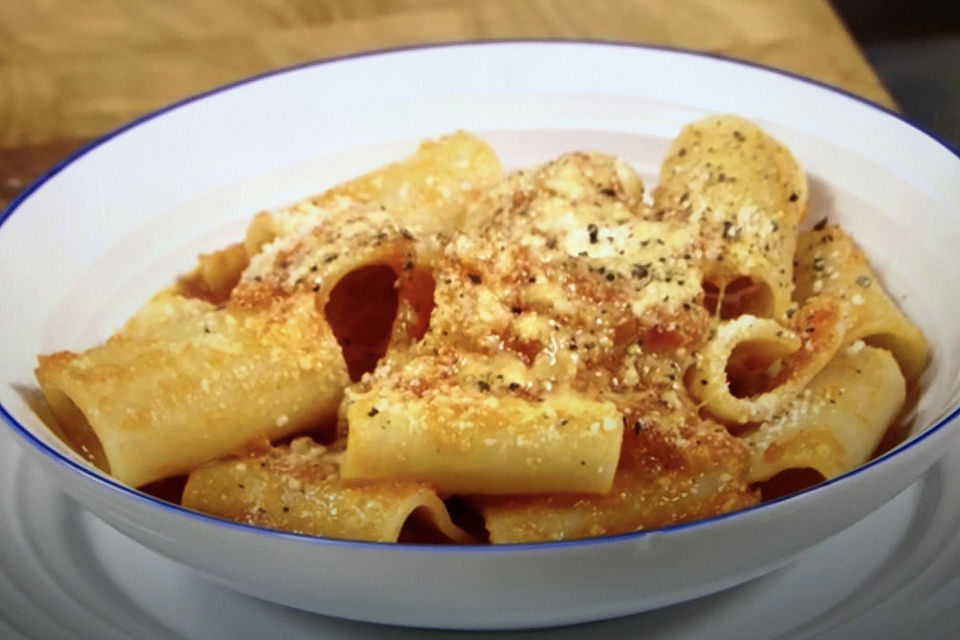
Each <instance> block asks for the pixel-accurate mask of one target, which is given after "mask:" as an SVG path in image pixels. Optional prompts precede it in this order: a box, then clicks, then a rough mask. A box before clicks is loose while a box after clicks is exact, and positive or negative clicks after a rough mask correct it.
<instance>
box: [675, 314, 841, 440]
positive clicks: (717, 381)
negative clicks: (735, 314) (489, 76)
mask: <svg viewBox="0 0 960 640" xmlns="http://www.w3.org/2000/svg"><path fill="white" fill-rule="evenodd" d="M846 315H847V313H846V305H845V304H843V303H841V302H840V301H839V300H838V299H836V298H831V297H827V296H821V297H816V298H811V299H810V300H808V301H807V302H806V304H805V305H804V306H803V307H802V308H801V309H800V310H799V311H797V312H796V314H795V315H794V318H793V329H787V328H786V327H784V326H782V325H780V324H779V323H777V322H774V321H773V320H769V319H766V318H756V317H754V316H750V315H745V316H740V317H739V318H737V319H736V320H730V321H727V322H724V323H722V324H721V325H720V326H719V327H718V328H717V331H716V334H715V335H714V337H713V338H712V339H711V340H710V342H708V343H707V345H706V346H705V347H704V348H703V351H702V352H701V354H700V358H699V361H698V363H697V364H696V366H695V367H694V369H693V373H692V376H691V379H690V390H691V392H692V393H693V394H694V396H695V397H698V398H700V400H701V402H702V403H703V406H705V407H706V408H707V409H708V410H709V411H710V413H711V414H712V415H714V416H715V417H717V418H718V419H720V420H724V421H727V422H734V423H740V424H743V423H747V422H758V421H761V420H767V419H769V418H771V417H772V416H773V415H774V414H775V413H776V412H777V411H779V410H780V409H781V408H782V407H784V406H785V405H786V404H787V403H788V402H790V400H791V399H793V397H794V396H796V395H797V394H798V393H800V391H802V390H803V388H804V387H805V386H806V385H807V383H808V382H810V380H811V379H812V378H813V377H814V376H815V375H816V374H817V373H818V372H819V371H820V370H821V369H822V368H823V367H824V366H826V364H827V362H828V361H829V360H830V358H832V357H833V354H834V353H836V351H837V349H838V348H840V345H841V344H842V342H843V339H844V336H845V335H846V331H847V327H848V326H849V323H848V321H847V318H846ZM744 347H748V348H749V349H750V350H751V351H752V352H753V356H754V357H755V358H757V359H759V360H760V361H761V362H762V363H764V364H769V365H777V364H779V365H780V370H779V372H778V373H777V374H775V375H771V376H770V380H769V381H768V383H767V384H766V385H764V386H768V387H769V390H763V391H762V392H761V393H758V394H755V395H751V396H746V397H737V396H735V395H734V394H733V392H732V390H731V380H730V376H729V375H728V369H729V365H730V361H731V356H732V355H733V354H734V353H735V351H736V350H737V349H740V348H744Z"/></svg>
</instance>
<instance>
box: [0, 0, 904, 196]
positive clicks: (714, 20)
mask: <svg viewBox="0 0 960 640" xmlns="http://www.w3.org/2000/svg"><path fill="white" fill-rule="evenodd" d="M520 37H528V38H589V39H599V40H618V41H629V42H640V43H649V44H657V45H669V46H676V47H685V48H690V49H696V50H703V51H710V52H714V53H720V54H723V55H727V56H732V57H736V58H742V59H746V60H751V61H755V62H760V63H763V64H767V65H771V66H774V67H778V68H783V69H787V70H789V71H793V72H796V73H800V74H802V75H805V76H809V77H811V78H816V79H818V80H821V81H823V82H826V83H829V84H832V85H835V86H839V87H842V88H844V89H847V90H848V91H852V92H853V93H856V94H859V95H861V96H863V97H865V98H867V99H870V100H873V101H875V102H878V103H880V104H883V105H886V106H893V102H892V100H891V98H890V96H889V94H888V93H887V91H886V90H885V89H884V87H883V85H882V84H881V83H880V81H879V79H878V78H877V75H876V74H875V72H874V71H873V69H872V68H871V67H870V65H869V64H868V62H867V61H866V58H864V56H863V53H862V52H861V51H860V49H859V48H858V47H857V45H856V43H855V42H854V40H853V39H852V38H851V36H850V34H849V33H848V32H847V30H846V29H845V27H844V25H843V23H842V22H841V21H840V19H839V18H838V16H837V14H836V13H835V12H834V10H833V9H832V7H831V6H830V5H829V3H828V2H827V1H826V0H723V1H720V0H669V2H663V1H662V0H327V1H323V0H260V1H259V2H254V1H252V0H164V1H163V2H152V1H148V0H84V1H83V2H71V1H69V0H3V3H2V8H0V205H3V204H6V203H7V202H9V201H10V200H11V199H12V198H13V197H14V196H15V195H16V193H17V192H19V191H20V190H21V189H22V188H23V187H24V186H25V185H26V184H28V183H29V182H30V181H31V180H33V179H34V178H35V177H36V176H37V175H39V174H40V173H42V171H43V170H44V169H46V168H47V167H49V166H50V165H52V164H53V163H55V162H56V161H57V160H58V159H60V158H61V157H63V156H64V155H66V154H67V153H69V152H70V151H71V150H73V149H75V148H77V147H79V146H80V145H82V144H84V143H85V142H87V141H89V140H90V139H92V138H94V137H96V136H98V135H100V134H102V133H104V132H106V131H109V130H110V129H113V128H114V127H117V126H119V125H121V124H123V123H124V122H126V121H128V120H130V119H132V118H135V117H136V116H138V115H140V114H143V113H145V112H147V111H150V110H153V109H156V108H157V107H160V106H162V105H164V104H167V103H170V102H173V101H175V100H178V99H180V98H183V97H185V96H188V95H190V94H193V93H197V92H199V91H203V90H206V89H210V88H212V87H215V86H217V85H221V84H224V83H227V82H230V81H233V80H237V79H239V78H243V77H245V76H249V75H252V74H256V73H260V72H263V71H266V70H269V69H274V68H277V67H283V66H287V65H291V64H296V63H299V62H304V61H308V60H315V59H319V58H324V57H330V56H336V55H343V54H347V53H352V52H357V51H362V50H368V49H378V48H384V47H397V46H403V45H410V44H418V43H430V42H448V41H462V40H476V39H487V38H520Z"/></svg>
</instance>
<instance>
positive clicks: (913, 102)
mask: <svg viewBox="0 0 960 640" xmlns="http://www.w3.org/2000/svg"><path fill="white" fill-rule="evenodd" d="M833 4H834V6H835V7H836V8H837V10H838V11H839V13H840V15H841V17H842V18H843V21H844V22H845V23H846V25H847V26H848V28H849V29H850V30H851V32H852V34H853V36H854V38H856V40H857V42H859V43H860V46H861V47H862V48H863V51H864V53H866V56H867V59H868V60H869V61H870V64H871V65H873V67H874V69H876V71H877V73H878V74H879V75H880V78H881V80H882V81H883V83H884V85H886V87H887V89H888V90H889V91H890V93H891V95H892V96H893V98H894V99H895V100H896V102H897V104H898V105H899V107H900V110H901V111H902V112H903V113H904V114H906V115H908V116H909V117H911V118H913V119H914V120H916V121H917V122H919V123H920V124H922V125H924V126H925V127H927V128H928V129H929V130H931V131H933V132H935V133H937V134H938V135H940V137H941V138H943V139H945V140H946V141H947V142H949V143H951V144H952V145H953V147H954V148H955V149H956V148H960V1H957V0H915V1H913V2H910V1H907V0H833Z"/></svg>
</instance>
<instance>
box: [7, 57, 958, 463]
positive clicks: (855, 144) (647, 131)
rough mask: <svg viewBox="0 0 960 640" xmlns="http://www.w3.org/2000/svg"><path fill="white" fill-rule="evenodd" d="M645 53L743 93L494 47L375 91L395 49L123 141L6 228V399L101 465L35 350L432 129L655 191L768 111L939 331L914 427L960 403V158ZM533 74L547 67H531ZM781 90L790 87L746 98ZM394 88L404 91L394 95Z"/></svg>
mask: <svg viewBox="0 0 960 640" xmlns="http://www.w3.org/2000/svg"><path fill="white" fill-rule="evenodd" d="M531 46H532V45H531ZM537 46H539V47H541V48H543V47H545V48H546V49H547V50H548V51H553V52H555V53H556V54H557V55H556V56H555V57H554V58H552V59H550V61H549V64H550V65H559V64H563V57H564V56H565V55H567V48H571V47H572V48H574V49H576V48H577V47H581V49H579V51H580V53H581V57H580V58H577V60H578V61H579V62H580V63H581V64H582V62H583V60H582V54H583V53H584V51H587V52H590V55H594V54H596V55H597V56H601V53H603V52H604V51H605V49H604V48H603V47H599V50H598V51H599V52H596V51H594V48H595V47H597V45H571V44H556V45H547V44H543V43H540V44H539V45H537ZM583 47H586V49H583ZM465 49H466V50H469V49H470V48H469V47H468V48H465ZM610 49H615V48H612V47H611V48H610ZM438 51H440V50H438ZM451 51H452V50H451ZM639 51H640V52H641V54H642V55H641V56H640V58H642V60H641V62H642V63H643V64H640V65H639V66H640V67H641V68H643V69H642V70H645V71H646V73H647V76H648V77H649V76H652V77H654V78H655V77H656V75H657V74H658V73H662V72H663V71H662V70H661V69H660V66H658V65H660V63H662V59H661V58H662V56H667V58H664V59H667V60H669V61H672V64H674V66H676V65H677V64H679V66H680V67H683V68H681V69H678V70H676V71H674V73H687V74H690V76H691V77H694V78H696V77H699V76H698V75H697V74H706V73H707V72H710V73H711V74H713V73H716V74H719V75H720V76H726V79H727V81H729V82H733V83H735V84H736V83H739V85H738V86H741V87H742V88H743V92H742V95H741V94H731V93H730V92H729V90H727V91H724V92H719V93H714V94H711V93H710V88H711V86H713V85H714V84H715V83H716V82H717V79H716V78H715V77H714V76H713V75H710V76H709V80H707V79H706V78H707V76H706V75H704V76H703V77H704V78H705V79H704V82H705V83H706V84H704V85H703V86H702V87H701V88H700V89H699V90H698V92H694V93H692V94H689V95H688V94H687V93H684V92H685V91H690V90H689V89H684V90H681V89H677V88H676V87H673V88H672V89H671V90H670V91H666V92H664V91H661V90H658V86H657V85H656V83H653V84H650V83H649V82H648V81H647V82H645V83H643V84H637V86H635V87H632V88H631V90H630V91H625V90H624V89H623V86H622V84H621V83H620V80H619V78H617V77H616V75H615V73H614V72H615V69H614V70H613V71H608V72H606V73H604V74H600V75H602V76H604V77H605V81H604V82H605V84H604V83H600V85H597V82H598V80H596V79H595V78H593V77H591V76H589V75H588V74H583V77H580V76H579V75H578V76H576V77H575V78H573V79H572V80H571V79H569V78H568V79H567V81H566V82H565V83H559V82H558V81H555V86H537V83H536V82H533V83H532V86H531V84H530V83H527V84H526V85H525V86H526V89H524V90H521V89H520V87H511V86H509V85H510V84H511V83H512V82H514V81H515V80H514V79H512V77H511V78H508V79H507V80H503V79H502V78H500V77H499V76H497V75H496V73H495V71H496V69H497V67H496V64H500V65H501V67H500V69H501V70H502V69H503V68H504V66H503V65H506V67H510V68H512V67H511V66H510V65H512V64H513V63H512V62H509V63H508V62H506V61H501V62H497V61H496V60H494V61H492V62H491V61H490V60H486V63H485V64H489V65H491V66H490V68H489V69H488V68H487V67H485V66H484V67H482V68H481V73H480V75H481V76H482V77H486V76H485V75H484V74H489V77H488V78H487V81H486V85H483V84H482V83H480V84H477V85H476V86H466V87H464V86H462V81H459V82H460V84H457V83H456V82H452V81H451V83H450V84H443V83H442V82H440V80H436V81H430V82H428V83H426V85H425V86H426V89H424V90H423V91H421V92H420V93H419V94H411V93H410V90H409V88H408V89H406V91H400V90H399V88H398V87H399V85H397V83H395V82H393V81H392V80H390V81H386V82H387V84H388V85H389V86H388V87H383V86H382V85H381V91H377V92H374V93H371V92H372V89H371V83H373V84H377V83H378V82H380V80H381V79H383V78H389V77H390V76H389V74H390V73H396V72H397V71H396V69H395V68H394V66H395V65H397V64H401V63H400V62H398V61H397V60H396V59H394V58H400V59H402V58H404V56H408V57H409V56H414V57H416V56H421V55H422V54H423V53H424V51H414V52H406V53H402V54H395V55H394V57H393V58H390V56H386V57H384V58H383V59H379V58H377V57H373V58H367V59H359V60H353V61H350V60H347V61H341V62H335V63H331V64H329V65H320V66H316V67H306V68H302V69H299V70H295V71H291V72H287V73H283V74H279V75H274V76H270V77H268V78H264V79H262V80H259V81H257V82H253V83H250V84H242V85H239V86H236V87H233V88H230V89H228V90H225V91H221V92H219V93H215V94H213V95H211V96H208V97H207V98H204V99H201V100H197V101H193V102H190V103H188V104H185V105H183V106H180V107H177V108H174V109H172V110H170V111H167V112H166V113H163V114H162V115H160V116H159V117H155V118H150V119H147V120H145V121H143V122H141V123H138V124H135V125H133V126H132V127H130V128H129V129H127V130H126V131H124V132H122V133H120V134H119V135H116V136H114V137H110V138H108V139H106V140H105V141H103V142H102V143H101V144H99V145H97V146H95V147H93V148H92V149H90V150H88V151H87V152H85V153H83V154H81V155H80V156H79V157H77V158H75V159H74V160H73V161H72V162H70V163H69V164H67V165H66V166H65V167H63V168H62V170H60V171H59V172H57V173H55V174H54V175H52V176H50V177H49V178H48V179H46V181H44V182H43V183H42V184H40V185H39V187H38V188H36V189H35V190H33V191H32V192H31V193H29V195H27V196H26V197H25V198H23V199H22V200H21V201H20V202H18V203H16V204H15V205H14V206H13V207H12V208H11V211H10V212H9V215H8V216H7V217H6V218H5V219H4V220H3V222H2V226H0V300H3V301H4V302H3V309H4V311H3V313H2V314H0V335H2V336H3V345H4V357H3V358H2V359H0V405H2V406H3V408H4V409H5V410H6V412H7V413H9V415H10V416H11V417H12V418H13V419H14V420H15V421H16V422H18V423H19V424H20V425H22V426H23V427H24V428H25V429H27V430H28V431H29V432H30V433H32V434H33V435H34V436H36V438H37V439H39V440H40V441H41V442H42V443H44V444H45V445H46V446H48V447H50V448H51V449H53V450H55V451H58V452H60V453H61V454H63V455H66V456H68V457H70V458H72V459H74V460H76V461H78V462H80V463H81V464H84V465H86V463H84V462H83V461H82V460H81V459H80V458H79V457H78V456H76V455H75V454H73V453H72V451H70V450H69V448H67V447H65V446H64V445H63V444H62V443H61V442H60V441H59V440H58V439H57V438H56V437H55V436H54V435H53V434H52V433H51V432H50V431H49V429H48V428H47V427H46V426H45V425H44V422H43V420H42V419H41V417H40V416H38V413H37V407H38V404H37V394H38V392H37V390H36V382H35V380H34V378H33V373H32V372H33V368H34V366H35V363H36V355H37V354H38V353H49V352H52V351H57V350H61V349H74V350H76V349H83V348H87V347H90V346H93V345H94V344H97V343H99V342H101V341H102V340H104V339H105V338H106V337H108V336H109V335H110V333H111V332H112V331H114V330H115V329H117V328H118V327H119V326H120V325H121V324H122V323H123V321H124V320H125V319H126V318H127V317H128V316H129V315H130V314H131V313H132V312H133V311H134V310H135V309H137V308H138V307H139V306H140V305H141V304H142V303H143V302H144V301H145V300H146V299H147V298H148V297H149V296H150V295H151V294H152V293H153V292H154V291H156V290H157V289H158V288H160V287H161V286H163V285H165V284H166V283H168V282H169V281H170V280H171V278H172V277H174V276H175V275H177V274H178V273H182V272H184V271H186V270H188V269H190V268H191V267H192V265H193V263H194V258H195V256H196V254H197V253H198V252H201V251H208V250H211V249H214V248H218V247H220V246H223V245H225V244H228V243H230V242H234V241H236V240H237V239H239V238H241V237H242V232H243V229H244V228H245V225H246V223H247V221H248V220H249V219H250V217H251V216H252V215H253V214H254V213H256V212H257V211H258V210H260V209H262V208H269V207H273V206H278V205H282V204H284V203H288V202H291V201H294V200H297V199H299V198H301V197H304V196H306V195H308V194H311V193H315V192H318V191H321V190H323V189H324V188H325V187H327V186H330V185H333V184H335V183H337V182H338V181H341V180H343V179H346V178H349V177H351V176H354V175H358V174H360V173H362V172H363V171H366V170H368V169H370V168H373V167H376V166H378V165H380V164H383V163H385V162H388V161H391V160H393V159H397V158H400V157H403V156H405V155H407V154H408V153H410V152H411V151H412V150H413V149H414V148H415V146H416V144H417V142H418V141H419V140H421V139H423V138H427V137H435V136H438V135H441V134H443V133H447V132H450V131H453V130H455V129H457V128H464V129H468V130H470V131H472V132H474V133H478V134H479V135H481V136H483V137H484V138H486V139H487V140H488V141H489V142H490V143H491V144H492V145H493V146H494V147H495V148H496V150H497V151H498V153H499V154H500V156H501V159H502V160H503V162H504V164H505V165H506V166H507V167H521V166H525V165H530V164H533V163H536V162H541V161H545V160H547V159H550V158H551V157H554V156H556V155H558V154H560V153H562V152H565V151H571V150H584V149H592V150H599V151H605V152H609V153H614V154H616V155H619V156H621V157H623V158H625V159H626V160H628V161H629V162H630V163H631V164H632V165H633V166H634V167H635V168H636V169H637V170H638V172H639V173H640V174H641V176H642V177H643V178H644V181H645V184H646V185H647V187H648V188H650V187H653V186H654V185H655V183H656V173H657V168H658V165H659V162H660V159H661V157H662V154H663V152H664V150H665V149H666V146H667V144H668V143H669V140H670V139H671V138H672V136H674V135H675V134H676V133H677V131H678V130H679V128H680V127H681V126H682V125H683V124H685V123H686V122H689V121H691V120H694V119H696V118H699V117H702V116H704V115H708V114H710V113H714V112H717V111H728V112H736V113H739V114H741V115H744V116H746V117H750V118H753V119H754V120H756V121H758V123H759V124H760V125H761V126H763V127H765V128H766V129H767V130H768V131H769V132H770V133H772V134H773V135H774V136H776V137H778V138H779V139H781V140H782V141H783V142H785V143H786V144H787V146H789V147H790V148H791V150H792V151H793V152H794V154H795V155H796V156H797V158H798V159H799V161H800V163H801V164H802V165H803V166H804V167H805V169H806V170H807V172H808V175H809V177H810V184H811V194H812V197H811V207H810V218H809V220H808V224H812V223H813V222H816V221H817V220H820V219H821V218H824V217H827V218H829V220H830V221H832V222H838V223H840V224H841V225H842V226H843V227H844V228H845V229H847V230H848V231H849V232H851V234H852V236H853V237H854V238H855V240H856V241H857V242H858V243H859V244H860V246H861V247H862V248H863V249H864V250H865V251H866V253H867V255H868V256H869V257H870V259H871V261H872V262H873V265H874V268H875V269H876V270H877V272H878V273H879V274H880V277H881V279H882V281H883V283H884V285H885V286H886V287H887V290H888V291H890V292H891V293H892V295H893V297H894V299H895V300H896V301H897V302H898V303H899V304H900V305H901V306H902V308H903V309H905V311H906V312H907V314H908V315H909V316H910V318H911V319H912V320H913V321H914V322H915V323H917V324H918V325H919V326H920V327H921V328H922V329H923V331H924V332H925V333H926V335H927V337H928V338H929V340H930V342H931V345H932V348H933V361H932V363H931V365H930V367H929V369H928V370H927V372H926V374H925V375H924V378H923V380H922V383H921V388H922V396H921V397H920V399H919V401H918V402H917V404H916V407H915V410H914V415H913V416H911V420H912V422H911V435H913V436H916V435H917V434H919V433H920V432H922V431H923V430H924V429H926V428H928V427H930V426H931V425H934V424H935V423H936V422H937V421H938V420H940V419H941V418H943V417H944V416H946V415H947V414H948V413H950V412H951V411H952V410H953V409H954V408H956V407H957V405H958V399H960V381H958V378H960V375H958V371H960V323H957V322H956V321H955V318H956V317H958V315H960V297H958V296H957V295H956V293H955V292H957V291H960V268H958V267H960V257H958V252H957V247H958V246H960V227H958V225H957V218H956V213H955V212H954V211H952V210H950V209H948V204H947V203H949V202H951V201H952V202H960V193H958V191H960V187H958V186H957V184H958V181H953V182H951V181H950V180H949V179H948V178H949V175H950V171H951V170H952V171H953V172H954V175H956V171H957V167H958V166H960V160H958V159H957V158H956V157H954V156H952V155H950V154H949V152H947V151H946V150H945V149H944V148H943V147H941V146H939V145H938V144H937V143H936V142H934V141H932V140H931V139H930V138H928V137H927V136H925V135H924V134H922V133H921V132H919V131H916V130H914V129H912V128H911V127H909V125H907V124H905V123H903V122H900V121H898V120H897V119H896V118H894V117H892V116H890V115H888V114H885V113H883V112H881V111H879V110H875V109H872V108H870V107H868V106H866V105H863V104H860V103H857V102H856V101H854V100H851V99H849V98H846V97H843V96H840V95H837V94H833V93H830V92H828V91H825V90H823V89H820V88H818V87H815V86H812V85H808V84H805V83H802V82H799V81H797V80H793V79H791V78H786V77H783V76H779V75H777V74H773V73H770V72H765V71H759V70H756V69H751V68H747V67H742V66H741V65H736V64H734V63H729V62H722V61H715V60H706V59H702V58H698V57H696V56H686V55H685V54H676V53H671V52H663V51H652V52H644V50H639ZM487 53H489V52H487ZM561 54H562V55H561ZM457 55H460V52H457ZM478 55H479V54H478ZM603 55H606V53H603ZM644 56H646V57H644ZM671 56H672V57H671ZM452 57H453V58H456V57H457V56H456V55H454V56H452ZM494 57H495V56H494ZM601 57H602V56H601ZM437 58H438V59H437V60H436V61H435V62H434V63H433V64H434V65H435V66H436V68H435V69H434V70H433V71H434V72H435V73H437V74H439V76H440V78H441V79H442V78H444V77H446V76H445V75H444V74H447V75H449V77H450V78H454V77H458V76H457V75H456V71H457V68H459V67H458V63H457V60H456V59H451V56H449V55H448V56H437ZM485 59H486V58H485ZM505 60H507V61H509V60H511V58H509V57H508V58H506V59H505ZM677 60H679V62H677ZM407 62H408V63H409V60H408V61H407ZM428 62H429V60H427V62H424V61H422V60H421V61H420V63H419V64H421V65H423V64H427V63H428ZM465 63H469V61H460V64H465ZM533 63H534V65H536V62H535V61H534V62H533ZM706 63H711V64H709V65H707V64H706ZM631 64H632V66H631V67H630V70H629V73H637V71H636V66H637V65H636V62H635V60H633V59H631ZM644 65H647V67H644ZM685 65H692V66H689V68H687V67H686V66H685ZM614 66H615V65H614ZM401 68H402V67H401ZM578 68H579V67H578ZM718 70H719V71H718ZM527 73H536V69H532V70H531V69H526V70H525V71H523V72H522V73H520V75H521V76H525V75H526V74H527ZM665 79H666V78H664V80H665ZM520 80H522V78H521V79H520ZM520 80H516V81H517V82H520ZM334 81H339V82H341V83H345V84H346V85H348V86H349V87H350V88H352V89H355V90H353V91H345V92H343V93H344V95H339V94H337V95H335V96H331V93H330V92H329V91H327V90H325V87H329V86H330V83H331V82H334ZM538 82H541V81H538ZM521 84H522V83H521ZM394 85H397V86H394ZM671 86H672V85H671ZM717 86H719V85H717ZM391 88H392V89H394V90H396V93H395V94H390V92H389V89H391ZM787 89H788V90H789V91H787V93H790V92H793V94H795V95H794V99H795V100H798V101H799V102H798V103H796V104H801V105H805V108H806V113H804V111H803V110H798V109H797V108H794V109H791V110H783V108H782V105H780V104H779V103H778V101H780V100H785V99H786V97H783V96H781V95H780V93H782V92H783V91H780V90H784V91H785V90H787ZM671 92H672V95H668V96H667V98H666V99H665V98H664V94H665V93H667V94H670V93H671ZM769 92H778V93H777V94H776V95H777V97H776V98H766V99H756V98H754V99H752V100H751V99H749V96H751V95H752V96H758V95H760V96H763V95H767V93H769ZM425 94H426V95H425ZM373 95H378V96H379V97H380V99H379V100H372V99H371V98H372V96H373ZM384 95H391V96H392V97H391V98H390V100H389V101H388V102H385V101H384V99H383V96H384ZM278 96H282V97H284V98H285V99H284V100H279V99H278ZM738 96H740V97H739V98H738ZM738 100H739V101H738ZM832 104H834V105H839V106H835V107H834V109H833V113H834V114H835V116H836V119H837V120H839V121H840V122H839V123H838V122H831V123H830V124H829V126H828V127H826V128H825V127H824V125H823V123H822V118H821V115H822V113H824V112H825V110H826V109H828V108H829V107H830V106H831V105H832ZM824 105H826V106H824ZM795 106H796V105H795ZM841 107H842V108H841ZM778 109H779V110H778ZM844 119H845V120H844ZM951 162H952V163H953V164H952V165H951V164H950V163H951Z"/></svg>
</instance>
